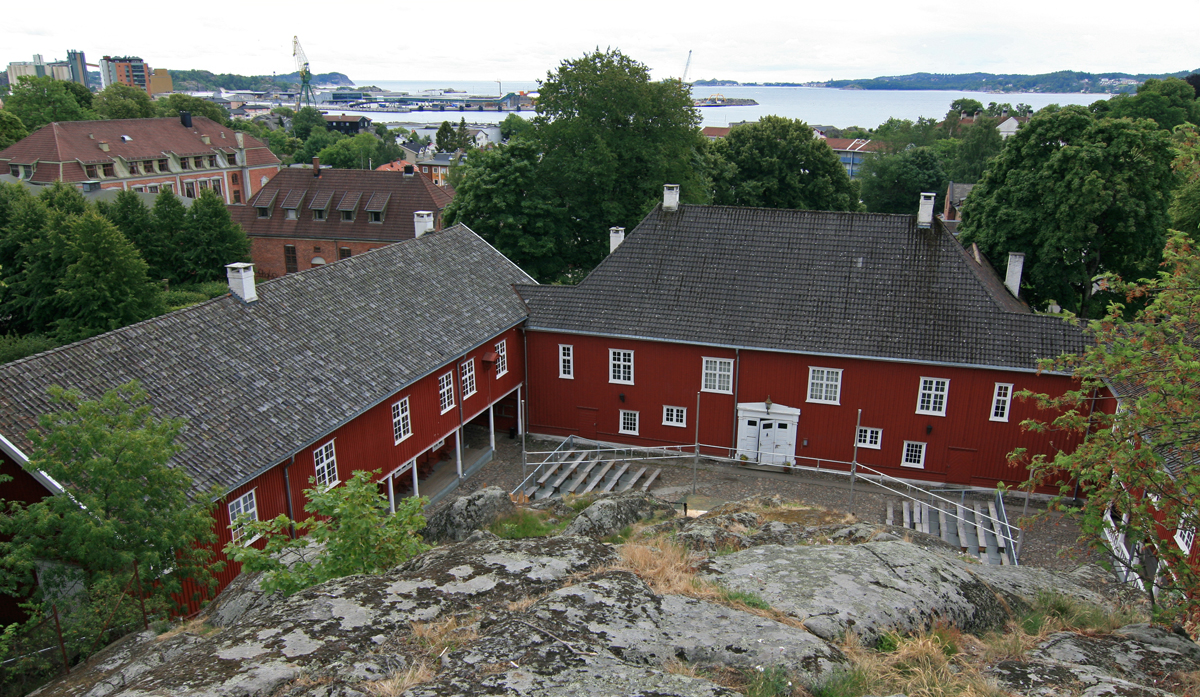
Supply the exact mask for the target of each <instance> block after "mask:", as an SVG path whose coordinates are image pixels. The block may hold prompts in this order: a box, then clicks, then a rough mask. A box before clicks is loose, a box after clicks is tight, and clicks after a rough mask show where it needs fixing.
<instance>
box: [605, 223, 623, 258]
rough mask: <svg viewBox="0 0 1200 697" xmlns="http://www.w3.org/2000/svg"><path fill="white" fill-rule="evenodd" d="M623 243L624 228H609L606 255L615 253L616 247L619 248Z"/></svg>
mask: <svg viewBox="0 0 1200 697" xmlns="http://www.w3.org/2000/svg"><path fill="white" fill-rule="evenodd" d="M624 241H625V228H623V227H610V228H609V229H608V253H609V254H612V253H613V252H615V251H617V247H620V246H621V243H622V242H624Z"/></svg>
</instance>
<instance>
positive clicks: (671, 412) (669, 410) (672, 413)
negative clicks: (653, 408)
mask: <svg viewBox="0 0 1200 697" xmlns="http://www.w3.org/2000/svg"><path fill="white" fill-rule="evenodd" d="M663 425H664V426H687V407H668V406H664V407H663Z"/></svg>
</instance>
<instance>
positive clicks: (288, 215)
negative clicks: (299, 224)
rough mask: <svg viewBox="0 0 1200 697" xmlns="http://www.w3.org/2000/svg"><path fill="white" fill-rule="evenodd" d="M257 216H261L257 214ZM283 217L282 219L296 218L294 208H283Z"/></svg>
mask: <svg viewBox="0 0 1200 697" xmlns="http://www.w3.org/2000/svg"><path fill="white" fill-rule="evenodd" d="M259 217H260V218H261V217H262V216H259ZM283 219H284V220H296V209H295V208H289V209H287V210H285V211H284V212H283Z"/></svg>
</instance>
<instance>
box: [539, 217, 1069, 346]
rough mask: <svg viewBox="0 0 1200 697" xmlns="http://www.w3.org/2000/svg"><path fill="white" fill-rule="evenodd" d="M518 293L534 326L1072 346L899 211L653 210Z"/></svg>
mask: <svg viewBox="0 0 1200 697" xmlns="http://www.w3.org/2000/svg"><path fill="white" fill-rule="evenodd" d="M518 290H519V292H520V293H521V296H522V298H524V299H525V301H526V304H527V305H528V307H529V315H530V316H529V322H528V324H527V327H529V328H530V329H535V330H547V331H556V330H557V331H567V332H578V333H585V334H601V335H615V336H625V337H645V338H652V339H665V340H671V341H681V342H689V343H701V344H712V345H721V346H741V347H754V348H764V349H773V350H781V351H793V352H800V353H812V354H826V355H842V356H863V357H872V358H882V359H895V360H902V361H916V362H934V363H949V364H957V365H968V366H985V367H1006V368H1016V369H1022V370H1031V369H1034V368H1036V362H1037V359H1039V358H1042V357H1051V356H1055V355H1058V354H1060V353H1062V352H1064V351H1072V352H1074V351H1078V350H1081V349H1082V346H1083V337H1082V334H1081V332H1080V331H1079V330H1078V329H1077V328H1075V327H1074V326H1072V325H1070V324H1067V323H1066V322H1064V321H1062V320H1061V319H1058V318H1055V317H1048V316H1040V315H1034V314H1032V313H1030V311H1029V308H1028V307H1027V306H1026V305H1025V304H1024V303H1022V302H1021V301H1019V300H1017V299H1016V298H1014V297H1012V296H1011V295H1010V294H1009V293H1008V291H1007V290H1006V289H1005V288H1004V285H1003V284H1002V283H1001V282H1000V280H999V278H998V277H997V276H996V274H995V272H994V271H993V270H992V269H991V267H990V266H988V265H987V260H986V259H984V258H983V257H982V256H980V257H978V259H976V258H975V257H974V256H973V254H972V253H971V252H969V251H967V250H964V249H963V248H962V246H961V245H959V244H958V242H957V241H956V240H955V239H954V237H953V236H952V235H951V234H950V233H949V232H948V231H946V230H945V228H943V227H942V226H941V224H940V222H935V224H934V227H933V228H932V229H927V230H922V229H919V228H917V226H916V219H915V217H914V216H909V215H884V214H875V213H836V212H820V211H794V210H775V209H766V208H735V207H728V206H686V205H685V206H681V207H680V209H679V210H678V211H676V212H663V211H662V209H661V206H660V207H658V208H656V209H655V210H654V211H653V212H651V213H650V215H648V216H647V217H646V218H645V219H644V220H643V221H642V222H641V223H640V224H639V225H638V227H637V228H636V229H635V230H634V231H633V232H632V233H631V234H630V236H629V237H628V238H627V239H626V240H625V242H624V243H623V244H622V245H621V246H620V247H619V248H617V250H616V251H615V252H614V253H612V254H611V255H609V257H608V258H607V259H605V260H604V261H603V262H602V263H601V264H600V265H599V266H598V267H596V269H595V270H594V271H592V273H591V274H590V275H589V276H588V277H587V278H586V279H584V281H583V282H582V283H580V284H579V285H578V286H522V287H519V288H518Z"/></svg>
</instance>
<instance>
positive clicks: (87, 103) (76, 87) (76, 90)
mask: <svg viewBox="0 0 1200 697" xmlns="http://www.w3.org/2000/svg"><path fill="white" fill-rule="evenodd" d="M63 87H65V88H66V90H67V91H68V92H70V93H71V94H72V95H73V96H74V97H75V101H76V102H78V103H79V106H81V107H83V108H84V109H91V108H92V104H93V102H94V101H95V95H94V94H92V91H91V90H90V89H88V88H87V86H86V85H81V84H79V83H78V82H73V81H70V80H67V81H65V82H63Z"/></svg>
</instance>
